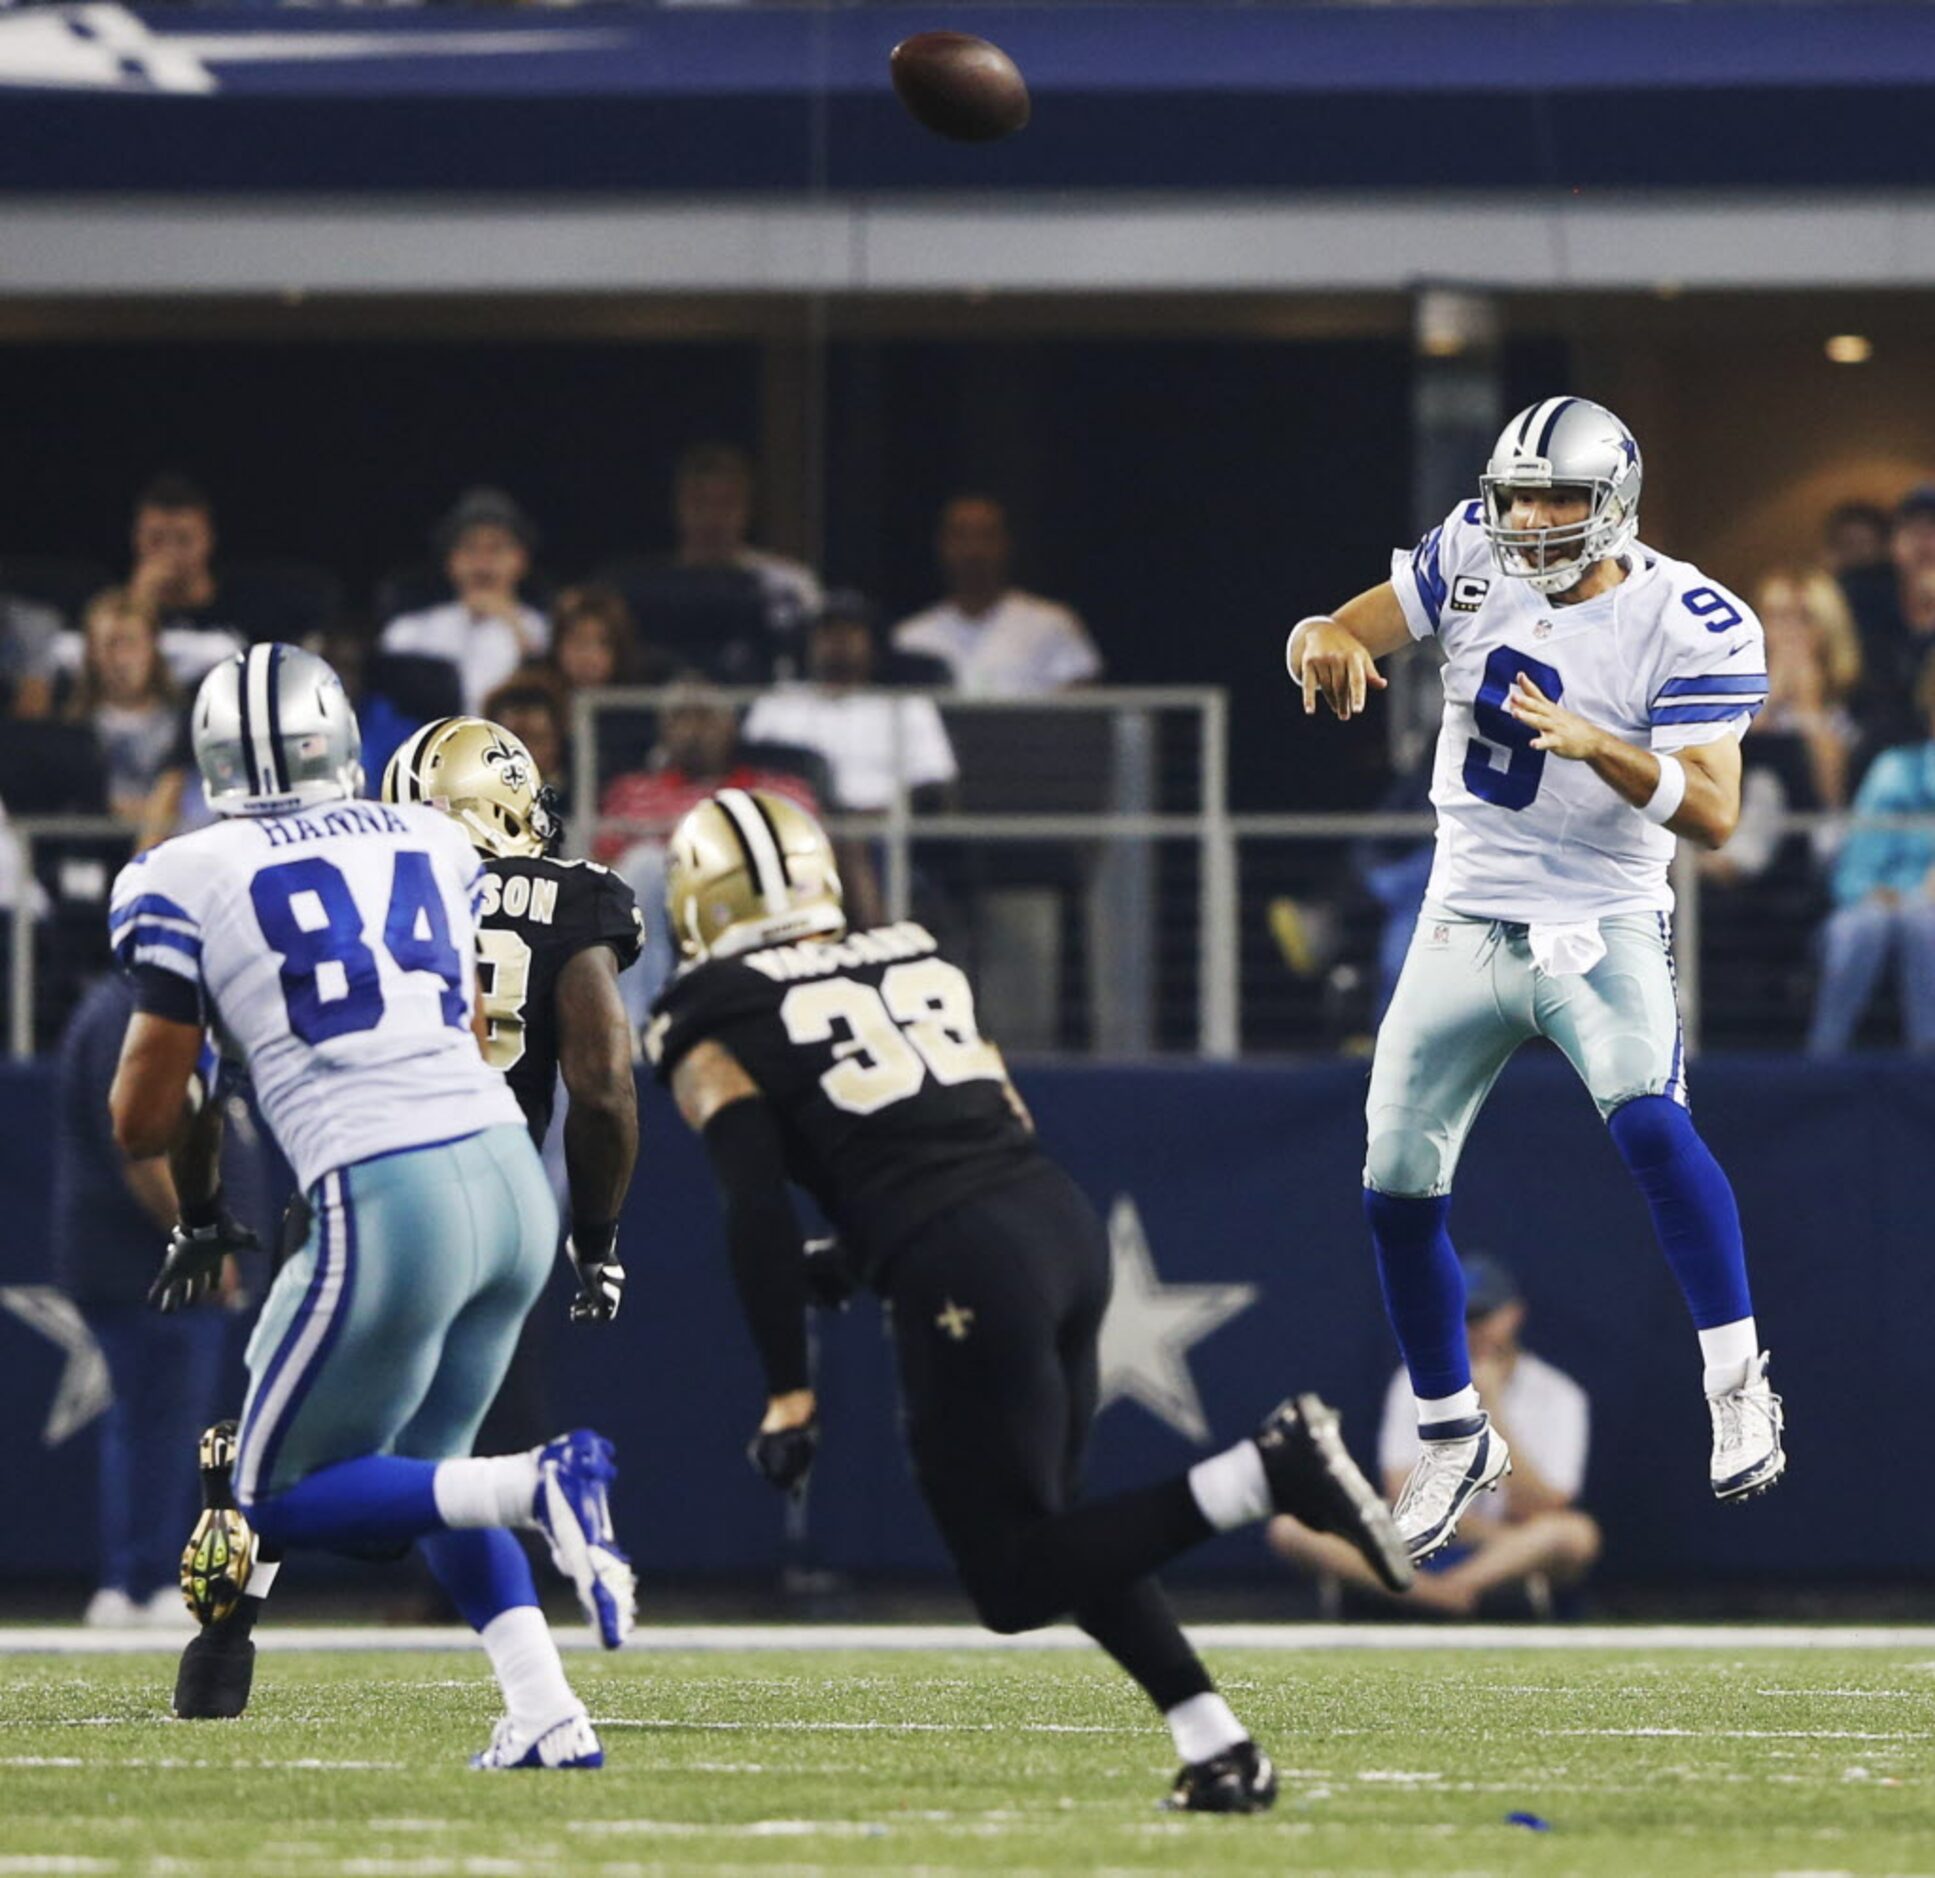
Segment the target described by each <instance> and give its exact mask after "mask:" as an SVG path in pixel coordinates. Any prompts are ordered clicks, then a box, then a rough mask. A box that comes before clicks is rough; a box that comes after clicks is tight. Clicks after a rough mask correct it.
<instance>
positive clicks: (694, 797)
mask: <svg viewBox="0 0 1935 1878" xmlns="http://www.w3.org/2000/svg"><path fill="white" fill-rule="evenodd" d="M718 789H770V790H772V791H773V792H775V793H776V794H779V795H784V796H791V797H792V799H793V800H794V801H795V802H798V803H799V804H800V805H801V806H802V807H803V808H806V809H810V810H811V811H812V812H813V813H814V814H815V815H817V814H819V813H820V803H819V798H818V796H817V795H816V794H815V792H814V790H813V788H812V786H811V785H810V784H809V783H808V782H807V781H806V780H805V779H804V777H803V776H801V775H800V774H799V773H798V772H797V771H793V770H786V769H781V768H778V767H769V766H768V765H766V764H765V763H763V762H750V761H748V760H747V758H746V756H745V754H744V752H743V751H742V749H741V747H740V736H739V718H738V714H737V713H736V712H735V711H734V710H733V708H732V706H731V705H729V704H724V703H721V702H720V701H719V700H718V699H716V698H714V697H713V696H712V695H711V694H710V693H709V692H707V691H706V690H704V689H703V688H702V687H699V686H693V687H692V688H691V689H690V690H688V691H687V692H685V694H684V695H683V696H681V697H680V698H678V699H677V700H676V701H674V702H673V703H671V704H668V705H667V706H666V709H665V711H664V714H663V716H662V718H661V720H660V731H659V743H658V747H657V748H656V749H655V750H653V751H652V753H651V755H650V756H649V757H648V758H647V759H646V766H645V768H643V769H642V770H634V771H632V772H631V773H630V774H628V775H624V776H619V777H617V778H615V779H614V780H613V781H612V782H611V784H610V785H609V786H608V787H607V788H606V790H605V792H604V795H603V797H602V799H601V800H600V802H599V804H598V816H599V827H598V832H597V836H596V838H595V840H594V841H593V842H592V853H593V855H594V856H595V857H596V858H597V859H598V860H601V861H603V862H605V863H606V864H607V865H608V866H613V867H615V868H616V869H617V871H618V872H619V873H620V874H622V875H624V877H625V879H626V880H627V882H629V883H630V886H631V889H632V891H633V892H634V893H635V894H636V895H637V896H638V904H639V905H640V906H641V907H642V908H643V909H644V911H645V950H644V952H643V954H642V955H641V957H640V958H639V961H638V963H637V964H636V965H634V966H633V967H632V969H631V970H630V971H629V972H627V973H626V974H625V975H624V977H623V978H622V979H621V980H620V981H619V988H620V990H621V991H622V992H623V994H624V998H625V1008H626V1009H627V1010H628V1011H629V1012H630V1013H631V1016H632V1023H633V1026H634V1028H636V1027H638V1026H640V1025H642V1024H643V1023H644V1021H645V1016H646V1013H647V1012H648V1011H649V1010H650V1009H651V1005H652V999H653V998H654V997H655V996H656V995H657V993H658V989H659V987H660V986H661V985H662V984H664V982H665V980H666V979H667V978H668V977H670V976H671V972H672V942H671V935H670V934H669V933H668V932H667V930H666V922H665V841H666V837H667V836H668V835H670V834H671V832H672V830H673V828H674V827H676V826H677V824H678V821H679V818H680V817H681V816H682V815H684V814H685V812H686V811H687V810H688V809H691V808H695V807H696V806H697V805H698V804H699V803H700V802H703V801H704V800H705V798H706V797H707V796H709V795H711V794H712V793H713V792H714V791H715V790H718ZM849 886H851V883H849Z"/></svg>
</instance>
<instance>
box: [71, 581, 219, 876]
mask: <svg viewBox="0 0 1935 1878" xmlns="http://www.w3.org/2000/svg"><path fill="white" fill-rule="evenodd" d="M84 647H85V649H84V651H83V654H82V661H81V671H80V677H79V679H78V680H77V681H76V683H75V685H74V689H73V692H72V693H71V695H70V696H69V698H68V700H67V710H66V715H67V717H68V719H69V721H70V722H72V723H76V724H91V725H92V726H93V728H94V736H95V741H96V742H97V743H98V744H99V745H100V750H101V761H102V764H103V765H104V767H105V768H106V770H107V798H108V807H109V809H110V810H111V811H112V812H113V813H114V814H116V815H118V816H120V818H121V819H122V820H123V821H125V822H129V823H131V824H133V826H134V827H136V828H137V829H139V830H140V845H141V846H142V847H144V848H146V847H152V846H153V845H154V844H155V843H156V842H157V841H162V840H165V839H166V838H167V837H168V836H169V835H171V834H172V833H173V832H174V830H175V824H176V822H177V820H178V819H179V817H180V814H181V806H182V785H183V782H184V780H185V777H186V772H187V769H188V767H189V753H188V736H187V724H186V718H185V710H184V700H183V698H182V695H181V692H180V690H179V689H178V688H177V687H176V684H175V681H174V679H173V678H172V677H171V676H170V675H169V671H168V666H167V663H166V661H165V660H164V659H163V658H162V656H161V643H160V636H159V634H158V633H157V632H156V630H155V617H154V614H153V612H152V611H151V610H150V608H149V606H148V603H147V602H146V601H145V600H143V599H141V598H140V597H139V596H138V595H137V594H135V593H134V591H133V590H132V589H130V588H127V587H110V588H109V589H108V590H107V591H106V592H105V593H100V594H96V595H95V596H94V598H93V600H92V601H91V602H89V604H88V609H87V626H86V632H85V634H84Z"/></svg>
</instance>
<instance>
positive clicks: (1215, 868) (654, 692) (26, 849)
mask: <svg viewBox="0 0 1935 1878" xmlns="http://www.w3.org/2000/svg"><path fill="white" fill-rule="evenodd" d="M695 695H696V696H698V697H702V698H704V699H706V700H709V701H717V702H720V703H729V704H733V705H739V704H743V703H750V702H752V701H754V700H756V699H758V698H760V697H763V696H766V695H769V694H768V693H766V692H763V691H757V690H752V689H744V688H741V689H735V688H730V687H711V686H701V687H693V686H674V687H662V688H623V689H613V690H610V691H604V692H596V693H581V694H579V695H578V697H577V698H576V699H575V700H574V704H573V729H574V733H575V748H574V777H575V787H576V793H577V800H578V803H579V805H580V808H579V812H578V814H577V815H576V816H575V817H574V822H573V844H572V845H573V851H574V852H578V853H583V852H585V851H586V850H587V849H588V848H589V847H590V845H591V844H592V841H593V839H594V838H595V836H596V833H597V831H598V829H599V828H600V826H601V825H604V824H601V822H600V820H599V818H598V816H597V815H596V813H595V805H596V803H597V801H598V798H599V782H600V779H599V776H598V770H597V762H598V757H597V734H596V733H597V723H598V718H599V716H600V714H601V713H603V712H606V711H614V710H630V711H638V710H641V709H644V710H662V709H664V708H665V707H666V706H667V705H675V704H679V703H686V702H690V701H692V699H693V698H694V697H695ZM882 695H883V696H891V697H894V698H901V699H905V698H915V697H925V698H929V699H931V700H932V701H933V702H934V703H935V704H936V705H938V706H940V707H942V708H943V709H944V710H945V711H946V712H947V713H948V714H950V715H952V714H955V713H960V712H969V711H974V712H999V711H1004V710H1015V709H1018V708H1019V709H1025V710H1026V711H1028V712H1030V713H1035V714H1039V713H1041V712H1044V711H1064V712H1070V713H1074V712H1085V713H1089V714H1094V713H1097V712H1106V713H1114V714H1116V715H1117V717H1118V718H1122V719H1126V720H1129V721H1136V720H1142V721H1144V722H1146V721H1147V720H1149V719H1150V718H1151V717H1152V716H1153V714H1155V713H1159V712H1179V713H1183V714H1185V715H1187V716H1189V717H1192V718H1193V719H1194V720H1195V723H1196V747H1195V764H1194V768H1195V775H1194V786H1193V789H1191V790H1188V791H1186V792H1184V793H1187V794H1191V795H1193V796H1194V806H1192V807H1188V808H1184V809H1163V808H1154V807H1124V808H1116V809H1107V810H1103V811H1100V812H1062V811H1057V812H1051V813H1001V814H988V813H961V812H947V813H934V814H921V813H918V812H916V810H915V808H914V806H913V803H912V800H911V797H910V795H909V792H908V790H907V789H906V788H905V786H902V787H901V788H899V789H897V790H896V792H895V794H894V797H893V799H892V800H891V801H890V802H889V804H888V805H887V806H886V808H884V809H883V810H881V811H879V812H877V813H871V814H852V813H842V814H834V815H830V816H829V817H828V818H827V826H828V828H829V831H830V832H831V833H833V834H834V835H835V836H836V837H839V838H845V837H853V838H856V839H864V840H867V841H870V842H876V843H878V844H879V848H880V852H881V854H882V856H883V859H884V867H883V869H882V890H883V899H884V900H885V903H886V908H887V912H888V914H889V916H890V917H893V918H904V917H906V916H907V914H908V911H909V908H910V905H911V903H912V897H913V886H914V868H913V849H914V845H915V844H916V843H920V844H928V843H936V844H965V845H985V846H990V847H999V846H1003V845H1015V844H1027V843H1034V844H1041V843H1047V842H1068V843H1082V844H1094V846H1095V847H1096V848H1098V849H1100V850H1102V851H1104V852H1106V851H1108V850H1109V849H1110V848H1111V846H1113V847H1114V848H1115V850H1116V851H1118V852H1121V851H1126V850H1127V849H1129V848H1131V847H1134V846H1137V845H1143V846H1147V845H1151V844H1156V843H1176V844H1186V845H1187V846H1188V847H1190V848H1192V849H1193V850H1194V852H1195V854H1196V857H1197V862H1196V880H1195V883H1194V901H1195V908H1194V933H1193V945H1194V951H1195V968H1194V1000H1195V1012H1194V1016H1195V1035H1196V1044H1197V1048H1198V1050H1199V1052H1200V1053H1201V1054H1202V1055H1204V1056H1206V1057H1210V1058H1219V1059H1220V1058H1230V1057H1234V1056H1236V1055H1237V1054H1238V1051H1239V1047H1240V1034H1241V1022H1240V1020H1241V1016H1242V1013H1243V1009H1244V1004H1243V979H1242V972H1243V957H1242V945H1241V939H1242V931H1241V918H1242V914H1241V908H1242V904H1243V902H1242V854H1243V850H1244V848H1245V846H1246V845H1248V844H1256V843H1264V842H1276V843H1310V844H1318V843H1333V844H1334V843H1343V842H1350V841H1356V840H1360V839H1364V838H1372V839H1383V840H1391V839H1398V840H1403V839H1410V838H1416V839H1418V840H1420V841H1422V840H1425V839H1428V838H1429V837H1430V835H1431V833H1432V831H1433V829H1434V827H1435V821H1434V818H1433V817H1432V816H1431V815H1430V814H1429V813H1428V812H1421V813H1386V812H1381V811H1374V812H1356V811H1349V812H1346V811H1337V812H1328V811H1326V812H1314V813H1302V812H1296V813H1244V814H1233V813H1232V812H1231V811H1230V809H1229V805H1228V748H1227V745H1228V717H1227V708H1226V702H1225V698H1224V694H1223V693H1222V692H1221V691H1218V690H1212V689H1206V688H1150V689H1142V688H1131V687H1107V688H1101V687H1098V688H1096V689H1093V690H1087V691H1077V692H1068V693H1062V694H1058V695H1056V696H1053V697H1047V698H1029V699H1024V700H1002V699H985V698H965V697H961V696H959V695H957V694H955V693H952V692H899V691H897V692H892V693H883V694H882ZM895 729H896V734H897V735H898V733H899V729H900V726H899V724H898V722H897V721H896V725H895ZM1124 747H1126V748H1127V749H1128V751H1129V753H1130V764H1129V767H1130V768H1131V769H1132V770H1133V769H1134V766H1135V764H1136V763H1139V762H1146V761H1150V760H1152V759H1151V758H1150V756H1149V751H1150V748H1151V746H1150V745H1149V743H1148V740H1147V739H1146V738H1145V739H1143V740H1141V742H1140V743H1138V742H1137V740H1136V739H1134V738H1131V739H1129V740H1128V742H1127V745H1126V746H1124V745H1122V744H1121V743H1119V742H1118V744H1117V746H1116V748H1117V752H1118V754H1120V752H1121V750H1122V749H1123V748H1124ZM1138 751H1139V752H1140V754H1139V755H1138V754H1137V752H1138ZM903 756H904V751H897V752H896V767H897V768H898V769H900V770H902V771H903V772H904V769H905V764H904V761H902V760H901V758H902V757H903ZM1131 782H1132V787H1131V788H1130V789H1129V790H1128V791H1127V795H1128V797H1129V798H1130V799H1134V800H1153V795H1154V792H1153V788H1152V786H1151V784H1150V779H1149V777H1148V776H1147V775H1146V774H1145V775H1141V776H1139V777H1138V776H1132V777H1131ZM1855 829H1863V830H1867V829H1893V830H1915V831H1919V832H1922V833H1927V834H1935V814H1921V815H1915V814H1886V815H1872V814H1863V815H1856V814H1854V813H1853V812H1851V811H1814V812H1809V813H1790V814H1785V815H1783V816H1782V817H1781V818H1780V820H1779V822H1778V830H1779V833H1780V835H1781V836H1782V837H1783V838H1784V837H1786V836H1790V835H1805V836H1810V837H1812V836H1817V835H1824V834H1827V835H1845V834H1846V833H1848V832H1850V831H1852V830H1855ZM5 838H11V839H13V840H15V841H16V842H17V843H18V844H19V846H20V849H21V862H22V865H21V867H20V869H19V881H20V887H21V891H19V892H17V893H16V894H15V896H14V902H13V904H12V906H11V907H9V908H7V909H5V918H6V920H7V930H8V931H9V933H10V935H11V942H12V943H11V947H10V957H9V960H8V964H7V973H6V984H7V990H8V1012H7V1033H8V1045H9V1050H10V1053H11V1055H12V1056H14V1057H15V1058H16V1059H19V1058H25V1057H31V1056H32V1055H33V1054H34V1053H35V1049H36V1046H37V1044H40V1043H43V1042H51V1039H39V1038H37V1037H36V1035H35V1029H34V1018H35V1010H36V994H37V990H38V984H39V973H40V964H41V953H42V946H43V944H44V941H43V939H42V936H41V934H40V933H39V932H38V930H37V920H36V914H35V906H36V902H37V899H38V898H39V892H38V888H37V886H36V884H35V883H36V875H37V869H36V866H35V861H36V857H37V854H38V850H39V848H40V846H41V844H43V843H46V842H51V841H72V840H77V839H78V840H101V841H106V842H115V843H125V844H126V846H127V848H128V850H129V851H130V852H132V849H133V841H134V836H133V833H132V831H131V830H130V829H129V828H128V826H127V825H126V824H125V823H123V822H121V821H118V820H116V819H114V818H112V817H107V816H80V815H51V816H24V817H19V818H15V819H12V820H10V821H8V822H7V823H6V824H5V825H4V830H3V831H0V839H5ZM1698 859H1699V857H1698V853H1697V851H1696V850H1694V849H1693V848H1691V847H1689V846H1687V845H1686V844H1684V843H1683V844H1681V847H1680V849H1679V852H1678V855H1677V856H1676V858H1675V862H1674V869H1673V883H1674V889H1675V894H1676V898H1677V901H1678V910H1677V914H1676V918H1675V953H1676V959H1677V966H1678V971H1679V980H1680V997H1681V1004H1682V1009H1683V1012H1684V1016H1685V1022H1686V1030H1687V1041H1688V1048H1689V1050H1692V1049H1696V1048H1697V1047H1698V1041H1699V1036H1700V1028H1701V1015H1702V1006H1703V997H1702V989H1703V988H1702V985H1701V977H1700V969H1701V924H1702V920H1701V914H1702V899H1703V887H1702V881H1701V878H1700V872H1699V866H1698ZM106 912H107V906H106V896H105V883H104V885H103V893H102V899H101V916H102V919H103V921H104V922H105V918H106ZM650 916H651V913H650V911H649V910H648V917H650ZM1131 951H1132V952H1133V948H1131ZM1144 963H1145V964H1146V961H1144ZM1128 965H1129V967H1130V968H1131V969H1133V968H1134V967H1135V965H1136V960H1135V959H1134V957H1130V959H1129V961H1128ZM1115 990H1116V987H1115V986H1114V985H1113V984H1105V985H1103V986H1101V987H1099V988H1098V989H1097V992H1096V995H1097V996H1098V997H1099V998H1103V999H1106V998H1107V997H1109V996H1110V995H1112V994H1113V992H1114V991H1115Z"/></svg>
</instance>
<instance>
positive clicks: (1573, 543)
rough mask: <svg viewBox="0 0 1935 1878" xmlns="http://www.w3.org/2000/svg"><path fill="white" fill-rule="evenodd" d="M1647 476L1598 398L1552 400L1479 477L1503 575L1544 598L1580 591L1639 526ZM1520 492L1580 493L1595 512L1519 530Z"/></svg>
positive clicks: (1507, 432)
mask: <svg viewBox="0 0 1935 1878" xmlns="http://www.w3.org/2000/svg"><path fill="white" fill-rule="evenodd" d="M1643 478H1644V470H1643V467H1642V465H1641V463H1640V458H1639V444H1638V443H1637V441H1636V440H1635V439H1634V437H1633V433H1632V432H1631V431H1630V430H1628V429H1627V428H1626V426H1625V425H1624V424H1622V423H1621V422H1620V421H1619V419H1618V418H1616V417H1615V416H1613V414H1612V413H1611V412H1610V411H1609V410H1607V409H1606V407H1605V406H1604V405H1603V404H1594V403H1593V402H1592V400H1591V399H1590V398H1546V399H1543V400H1541V401H1540V402H1539V403H1537V404H1534V405H1531V406H1529V407H1528V408H1527V409H1525V410H1523V411H1521V412H1520V413H1519V414H1518V415H1517V416H1516V417H1515V418H1513V419H1512V421H1511V422H1510V423H1509V424H1507V425H1506V426H1505V428H1504V429H1503V430H1502V431H1501V432H1500V433H1499V437H1498V442H1497V443H1496V444H1495V445H1494V446H1493V448H1492V454H1491V460H1490V462H1488V463H1487V464H1486V465H1485V473H1484V475H1482V476H1481V477H1479V479H1478V487H1479V491H1480V493H1481V495H1482V496H1483V498H1484V508H1483V515H1484V527H1485V539H1486V540H1487V541H1488V542H1490V543H1491V550H1492V560H1493V562H1494V563H1495V564H1496V566H1497V568H1498V571H1499V572H1500V573H1501V574H1504V575H1507V576H1509V577H1510V578H1511V579H1513V580H1523V581H1527V582H1529V583H1530V584H1531V586H1532V587H1533V588H1535V589H1536V590H1537V591H1538V592H1540V593H1564V592H1565V591H1566V589H1567V588H1568V587H1576V586H1577V585H1578V584H1579V581H1580V578H1581V577H1582V576H1583V575H1584V574H1585V572H1586V570H1587V569H1588V568H1589V567H1591V566H1593V565H1594V563H1595V562H1599V561H1603V560H1605V559H1606V558H1607V556H1609V555H1614V554H1617V553H1618V552H1619V551H1620V549H1622V548H1623V547H1625V545H1626V544H1627V543H1628V542H1629V541H1631V540H1632V538H1633V535H1634V533H1635V531H1636V530H1637V529H1638V527H1639V490H1640V483H1641V481H1642V480H1643ZM1515 489H1576V490H1577V491H1579V493H1580V494H1581V495H1583V496H1585V497H1586V499H1587V501H1588V502H1589V503H1590V505H1591V506H1590V507H1589V508H1588V509H1587V511H1586V518H1585V520H1584V521H1582V522H1571V523H1568V524H1567V525H1566V526H1565V527H1563V528H1513V527H1512V526H1511V525H1510V522H1511V509H1512V492H1513V491H1514V490H1515Z"/></svg>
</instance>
